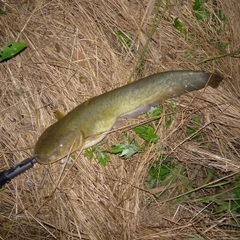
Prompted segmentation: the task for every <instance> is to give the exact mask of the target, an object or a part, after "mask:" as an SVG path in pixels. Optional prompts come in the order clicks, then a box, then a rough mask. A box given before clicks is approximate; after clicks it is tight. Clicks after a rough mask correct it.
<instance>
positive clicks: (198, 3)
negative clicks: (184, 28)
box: [193, 0, 210, 20]
mask: <svg viewBox="0 0 240 240" xmlns="http://www.w3.org/2000/svg"><path fill="white" fill-rule="evenodd" d="M205 2H207V0H195V2H194V5H193V10H194V15H195V17H196V18H197V20H203V19H207V20H208V19H209V18H210V12H208V11H206V10H205V9H204V5H203V4H204V3H205Z"/></svg>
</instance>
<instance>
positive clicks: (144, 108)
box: [120, 100, 160, 118]
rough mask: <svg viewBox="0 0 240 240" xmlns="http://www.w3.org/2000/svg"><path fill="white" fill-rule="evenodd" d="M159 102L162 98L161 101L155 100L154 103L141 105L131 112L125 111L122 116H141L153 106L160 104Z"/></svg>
mask: <svg viewBox="0 0 240 240" xmlns="http://www.w3.org/2000/svg"><path fill="white" fill-rule="evenodd" d="M159 103H160V100H159V102H156V101H154V102H153V103H152V104H148V105H145V106H141V107H139V108H137V109H134V110H133V111H131V112H127V113H124V114H123V115H121V116H120V118H132V117H137V116H139V115H141V114H143V113H146V112H147V111H149V110H150V109H151V107H154V106H156V105H158V104H159Z"/></svg>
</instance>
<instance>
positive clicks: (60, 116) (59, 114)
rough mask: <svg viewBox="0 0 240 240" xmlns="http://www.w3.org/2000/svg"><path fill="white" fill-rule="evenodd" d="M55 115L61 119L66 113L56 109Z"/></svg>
mask: <svg viewBox="0 0 240 240" xmlns="http://www.w3.org/2000/svg"><path fill="white" fill-rule="evenodd" d="M54 116H55V118H56V119H57V120H58V121H59V120H61V119H62V118H63V117H64V116H65V114H64V113H62V112H60V111H59V110H57V109H56V110H55V111H54Z"/></svg>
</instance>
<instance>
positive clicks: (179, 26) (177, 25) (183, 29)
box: [173, 18, 187, 36]
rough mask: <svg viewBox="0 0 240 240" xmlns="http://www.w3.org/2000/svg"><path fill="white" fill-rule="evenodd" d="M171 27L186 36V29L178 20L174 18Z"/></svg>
mask: <svg viewBox="0 0 240 240" xmlns="http://www.w3.org/2000/svg"><path fill="white" fill-rule="evenodd" d="M173 26H174V27H175V28H176V29H178V30H179V31H180V32H181V33H182V34H183V35H185V36H186V35H187V29H186V28H185V27H184V25H183V23H182V22H181V21H180V20H179V19H178V18H175V20H174V24H173Z"/></svg>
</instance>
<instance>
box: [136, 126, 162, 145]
mask: <svg viewBox="0 0 240 240" xmlns="http://www.w3.org/2000/svg"><path fill="white" fill-rule="evenodd" d="M133 130H134V132H135V133H136V134H138V136H139V137H140V138H142V139H144V140H145V141H146V142H147V143H151V142H152V143H156V142H157V140H158V139H159V137H158V135H157V134H155V132H154V129H153V127H151V126H150V125H149V124H145V125H143V126H138V127H135V128H134V129H133Z"/></svg>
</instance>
